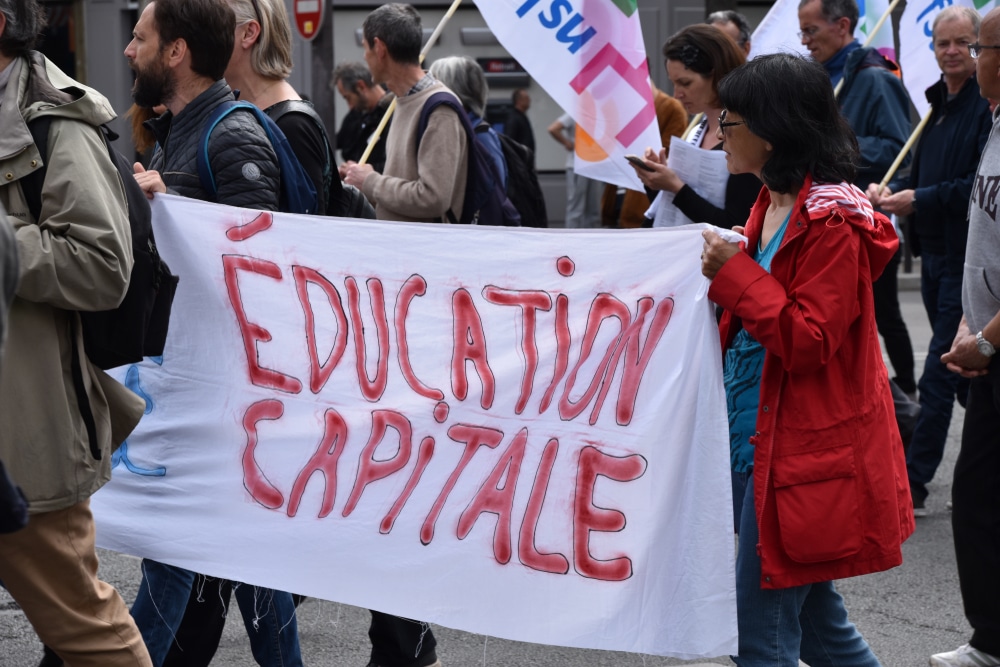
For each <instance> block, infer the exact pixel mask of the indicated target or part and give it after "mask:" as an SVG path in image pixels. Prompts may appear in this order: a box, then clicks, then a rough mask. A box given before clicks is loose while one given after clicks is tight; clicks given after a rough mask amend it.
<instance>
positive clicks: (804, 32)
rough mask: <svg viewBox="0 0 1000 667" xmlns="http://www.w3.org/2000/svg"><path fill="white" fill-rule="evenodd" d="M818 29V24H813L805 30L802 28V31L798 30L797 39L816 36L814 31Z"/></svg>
mask: <svg viewBox="0 0 1000 667" xmlns="http://www.w3.org/2000/svg"><path fill="white" fill-rule="evenodd" d="M819 31H820V27H819V26H815V25H814V26H813V27H811V28H806V29H805V30H802V31H800V32H799V33H798V35H799V39H805V38H807V37H808V38H809V39H812V38H813V37H815V36H816V33H817V32H819Z"/></svg>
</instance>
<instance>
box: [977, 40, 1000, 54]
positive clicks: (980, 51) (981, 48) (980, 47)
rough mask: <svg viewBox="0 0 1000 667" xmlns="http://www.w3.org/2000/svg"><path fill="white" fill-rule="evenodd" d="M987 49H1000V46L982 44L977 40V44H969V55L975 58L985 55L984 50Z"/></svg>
mask: <svg viewBox="0 0 1000 667" xmlns="http://www.w3.org/2000/svg"><path fill="white" fill-rule="evenodd" d="M986 49H1000V46H991V45H989V44H980V43H979V42H976V43H975V44H969V55H970V56H972V57H973V58H978V57H979V56H981V55H983V51H985V50H986Z"/></svg>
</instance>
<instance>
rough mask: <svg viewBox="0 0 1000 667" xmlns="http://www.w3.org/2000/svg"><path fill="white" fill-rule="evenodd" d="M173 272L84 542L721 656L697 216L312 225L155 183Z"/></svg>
mask: <svg viewBox="0 0 1000 667" xmlns="http://www.w3.org/2000/svg"><path fill="white" fill-rule="evenodd" d="M153 213H154V220H155V224H156V233H157V241H158V243H159V246H160V250H161V252H162V254H163V256H164V258H165V259H166V260H167V261H168V263H169V264H170V266H171V269H172V270H173V271H174V272H176V273H177V274H178V275H179V276H180V278H181V281H180V286H179V289H178V293H177V298H176V300H175V303H174V312H173V317H172V323H171V328H170V337H169V340H168V341H167V348H166V350H165V353H164V355H163V357H162V358H161V359H157V360H147V361H144V362H143V363H141V364H138V365H134V366H130V367H127V368H123V369H119V371H116V372H119V373H120V377H121V378H122V379H123V381H124V382H125V383H126V384H127V385H128V386H130V387H131V388H133V390H135V391H137V392H139V393H140V394H141V395H143V396H144V397H145V398H146V399H147V414H146V415H145V417H144V418H143V420H142V422H141V423H140V425H139V428H138V429H137V430H136V432H135V433H133V434H132V436H131V437H130V438H129V439H128V442H127V443H126V444H125V445H123V446H122V448H121V449H120V450H119V451H118V452H117V453H116V455H115V468H114V474H113V479H112V481H111V482H110V483H109V484H108V485H107V486H106V487H105V488H104V489H102V490H101V491H100V492H99V493H97V494H96V495H95V496H94V498H93V509H94V513H95V515H96V517H97V522H98V543H99V544H100V545H101V546H103V547H106V548H109V549H114V550H117V551H122V552H126V553H130V554H134V555H137V556H146V557H152V558H155V559H157V560H160V561H164V562H167V563H172V564H175V565H180V566H183V567H186V568H189V569H191V570H194V571H196V572H202V573H205V574H209V575H215V576H223V577H228V578H230V579H234V580H237V581H243V582H248V583H253V584H258V585H263V586H269V587H272V588H277V589H281V590H287V591H291V592H296V593H302V594H306V595H310V596H315V597H319V598H325V599H329V600H336V601H339V602H343V603H347V604H352V605H358V606H362V607H367V608H371V609H378V610H381V611H385V612H389V613H394V614H398V615H401V616H405V617H408V618H417V619H422V620H425V621H430V622H434V623H438V624H441V625H445V626H448V627H453V628H459V629H462V630H467V631H471V632H477V633H482V634H487V635H491V636H495V637H504V638H508V639H516V640H523V641H530V642H538V643H545V644H555V645H565V646H574V647H585V648H600V649H615V650H623V651H635V652H641V653H650V654H657V655H672V656H676V657H681V658H696V657H707V656H720V655H728V654H731V653H734V652H735V651H736V649H737V644H736V606H735V585H734V574H733V573H734V556H733V535H732V504H731V497H730V496H731V490H730V488H731V487H730V479H729V452H728V449H729V446H728V435H727V423H726V407H725V397H724V392H723V388H722V382H721V355H720V352H719V341H718V331H717V327H716V325H715V317H714V312H713V307H712V305H711V304H710V303H709V301H708V299H707V296H706V292H707V285H708V282H707V281H706V280H705V279H704V278H703V277H702V276H701V273H700V260H699V254H700V252H701V246H702V238H701V234H700V231H701V226H691V227H685V228H679V229H672V230H576V231H567V230H546V229H509V228H487V227H467V226H466V227H461V226H457V225H433V224H405V223H390V222H375V221H361V220H346V219H341V220H333V219H318V218H315V217H308V216H292V215H285V214H273V215H272V214H269V213H259V212H256V211H248V210H242V209H234V208H228V207H224V206H218V205H213V204H206V203H202V202H198V201H194V200H190V199H182V198H176V197H169V196H167V197H163V196H157V197H156V199H155V200H154V202H153Z"/></svg>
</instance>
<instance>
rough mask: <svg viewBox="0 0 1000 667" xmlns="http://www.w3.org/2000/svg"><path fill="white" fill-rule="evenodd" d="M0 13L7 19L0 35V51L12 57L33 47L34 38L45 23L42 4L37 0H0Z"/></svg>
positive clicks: (22, 53)
mask: <svg viewBox="0 0 1000 667" xmlns="http://www.w3.org/2000/svg"><path fill="white" fill-rule="evenodd" d="M0 13H2V14H3V15H4V18H5V19H6V20H7V26H6V27H5V28H4V29H3V35H0V53H3V54H4V55H5V56H7V57H8V58H14V57H17V56H23V55H24V54H26V53H27V52H28V51H30V50H31V49H33V48H35V40H36V39H37V38H38V34H39V33H40V32H42V29H43V28H45V23H46V19H45V10H44V9H43V8H42V5H41V4H39V3H38V2H37V0H0Z"/></svg>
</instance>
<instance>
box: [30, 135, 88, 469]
mask: <svg viewBox="0 0 1000 667" xmlns="http://www.w3.org/2000/svg"><path fill="white" fill-rule="evenodd" d="M51 125H52V116H42V117H40V118H36V119H35V120H33V121H31V122H30V123H28V130H29V131H30V132H31V138H32V140H33V141H34V142H35V147H36V148H38V153H39V155H41V157H42V166H40V167H39V168H38V169H36V170H35V171H33V172H31V173H30V174H27V175H25V176H22V177H21V178H20V179H19V182H20V183H21V193H22V194H23V195H24V200H25V202H26V203H27V205H28V211H29V212H30V213H31V217H32V218H34V219H35V224H38V222H39V220H40V218H41V215H42V187H43V185H44V184H45V174H46V173H47V171H48V169H47V168H46V165H47V164H48V161H49V126H51ZM102 134H103V133H102ZM104 136H105V144H107V136H106V135H104ZM70 322H71V324H70V350H71V353H72V356H71V359H70V374H71V375H72V377H73V391H74V393H75V394H76V402H77V407H79V409H80V417H81V418H82V419H83V426H84V429H85V430H86V431H87V443H88V445H89V448H90V454H91V456H93V457H94V458H95V459H97V460H100V459H101V448H100V447H99V446H98V443H97V423H96V420H95V418H94V411H93V409H92V408H91V406H90V396H89V395H88V394H87V387H86V385H85V384H84V383H83V363H82V360H81V359H80V350H79V349H78V348H77V345H76V338H77V331H78V328H79V325H78V324H77V323H78V322H79V319H78V318H77V316H76V315H75V314H73V315H72V317H71V320H70Z"/></svg>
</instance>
